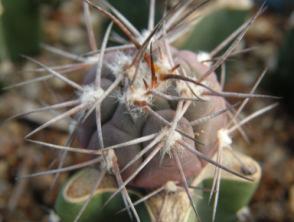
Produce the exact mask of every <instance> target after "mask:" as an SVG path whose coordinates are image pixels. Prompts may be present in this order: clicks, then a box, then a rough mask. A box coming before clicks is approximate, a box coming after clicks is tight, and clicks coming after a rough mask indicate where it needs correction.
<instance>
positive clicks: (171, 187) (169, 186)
mask: <svg viewBox="0 0 294 222" xmlns="http://www.w3.org/2000/svg"><path fill="white" fill-rule="evenodd" d="M177 190H178V187H177V185H176V183H175V182H174V181H168V182H167V183H166V184H165V191H166V192H168V193H174V192H177Z"/></svg>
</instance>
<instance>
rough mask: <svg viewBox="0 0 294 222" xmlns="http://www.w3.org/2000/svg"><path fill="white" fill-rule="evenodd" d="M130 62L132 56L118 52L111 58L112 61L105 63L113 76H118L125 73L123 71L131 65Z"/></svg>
mask: <svg viewBox="0 0 294 222" xmlns="http://www.w3.org/2000/svg"><path fill="white" fill-rule="evenodd" d="M132 61H133V58H132V56H130V55H127V54H126V53H123V52H120V51H118V52H117V53H115V55H114V56H113V59H112V61H110V62H109V63H107V66H108V68H109V69H110V70H111V71H112V73H113V75H115V76H119V75H122V74H123V73H124V72H125V69H126V68H127V66H129V65H130V64H131V62H132Z"/></svg>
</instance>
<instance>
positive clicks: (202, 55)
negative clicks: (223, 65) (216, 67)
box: [197, 52, 211, 66]
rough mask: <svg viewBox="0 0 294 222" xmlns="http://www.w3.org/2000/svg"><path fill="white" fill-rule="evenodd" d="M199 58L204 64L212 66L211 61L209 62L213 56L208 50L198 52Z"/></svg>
mask: <svg viewBox="0 0 294 222" xmlns="http://www.w3.org/2000/svg"><path fill="white" fill-rule="evenodd" d="M197 59H198V61H199V62H201V63H202V64H204V65H206V66H211V62H209V61H210V60H211V56H210V55H209V53H207V52H198V53H197Z"/></svg>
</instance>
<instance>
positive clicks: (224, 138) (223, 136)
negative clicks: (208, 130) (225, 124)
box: [217, 129, 232, 148]
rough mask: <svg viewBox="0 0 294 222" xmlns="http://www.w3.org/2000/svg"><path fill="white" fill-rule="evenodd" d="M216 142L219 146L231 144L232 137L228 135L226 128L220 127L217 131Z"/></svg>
mask: <svg viewBox="0 0 294 222" xmlns="http://www.w3.org/2000/svg"><path fill="white" fill-rule="evenodd" d="M217 138H218V143H219V146H220V147H221V148H224V147H227V148H229V147H230V146H231V144H232V138H231V137H230V136H229V132H228V130H226V129H220V130H218V132H217Z"/></svg>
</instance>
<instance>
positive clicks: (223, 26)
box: [182, 6, 250, 51]
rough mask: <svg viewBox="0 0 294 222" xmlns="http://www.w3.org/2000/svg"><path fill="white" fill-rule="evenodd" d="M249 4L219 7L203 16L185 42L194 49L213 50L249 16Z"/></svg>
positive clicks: (188, 47) (185, 46)
mask: <svg viewBox="0 0 294 222" xmlns="http://www.w3.org/2000/svg"><path fill="white" fill-rule="evenodd" d="M249 9H250V8H249V6H245V7H242V8H233V7H227V6H222V7H217V8H216V9H214V10H212V11H210V12H209V14H207V15H206V16H205V17H203V18H201V19H200V21H199V22H198V23H197V24H196V25H195V27H194V28H193V30H191V31H190V33H189V34H188V37H187V39H186V40H185V42H184V43H183V46H182V47H183V48H185V49H189V50H192V51H199V50H200V51H211V50H213V49H214V48H215V47H216V46H217V45H218V44H220V43H221V42H222V41H224V40H225V38H226V37H227V36H229V35H230V34H231V33H232V32H233V31H235V30H236V29H237V28H238V27H240V26H241V24H242V23H243V22H244V21H245V19H246V18H247V17H248V16H249V12H250V11H249Z"/></svg>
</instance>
